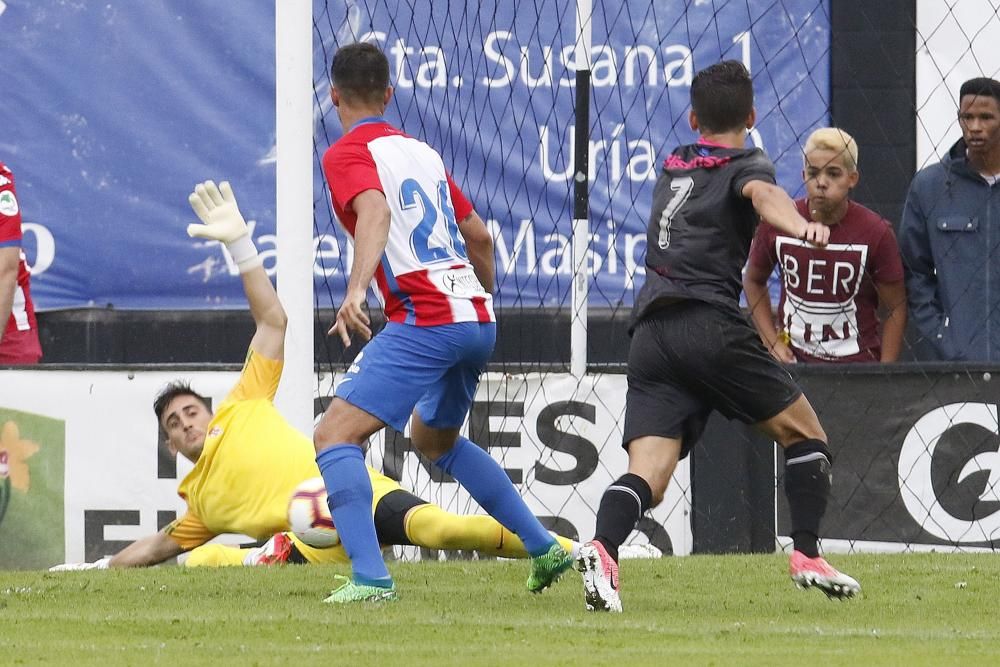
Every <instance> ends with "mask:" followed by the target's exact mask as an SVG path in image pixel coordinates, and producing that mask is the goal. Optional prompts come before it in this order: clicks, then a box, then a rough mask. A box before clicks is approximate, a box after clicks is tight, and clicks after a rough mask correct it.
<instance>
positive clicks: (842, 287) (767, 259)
mask: <svg viewBox="0 0 1000 667" xmlns="http://www.w3.org/2000/svg"><path fill="white" fill-rule="evenodd" d="M795 205H796V207H797V208H798V210H799V213H800V214H802V216H803V217H805V218H806V219H810V216H809V211H808V205H807V202H806V200H805V199H800V200H797V201H796V202H795ZM748 264H749V265H750V266H753V267H754V268H755V269H758V270H761V271H765V272H770V271H771V270H772V269H773V268H774V265H775V264H778V266H779V268H780V271H781V300H780V302H779V305H778V318H779V325H780V327H781V329H782V330H784V331H785V332H786V333H787V334H788V336H789V339H790V344H791V347H792V351H793V352H794V353H795V356H796V357H797V358H799V359H800V360H803V361H878V360H879V359H880V358H881V347H882V346H881V337H880V334H879V328H878V312H877V309H878V292H877V291H876V289H875V285H876V283H878V284H882V283H893V282H899V281H901V280H903V262H902V260H901V259H900V256H899V246H898V245H897V244H896V235H895V234H894V233H893V231H892V226H891V225H890V224H889V222H888V221H886V220H885V219H884V218H882V217H881V216H879V215H878V214H877V213H875V212H874V211H871V210H869V209H867V208H865V207H864V206H861V205H860V204H857V203H855V202H853V201H852V202H849V203H848V207H847V213H846V214H845V215H844V218H843V219H842V220H841V221H840V222H839V223H837V224H836V225H833V226H832V227H830V242H829V244H828V245H827V246H826V247H825V248H816V247H812V246H808V245H807V244H806V243H805V242H804V241H801V240H799V239H795V238H792V237H790V236H787V235H785V234H784V233H782V232H779V231H778V230H777V229H776V228H774V227H772V226H771V225H767V224H763V225H760V226H759V227H758V228H757V233H756V235H755V237H754V240H753V245H752V246H751V247H750V256H749V258H748Z"/></svg>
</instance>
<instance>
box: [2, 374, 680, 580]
mask: <svg viewBox="0 0 1000 667" xmlns="http://www.w3.org/2000/svg"><path fill="white" fill-rule="evenodd" d="M237 377H238V373H237V372H236V371H188V372H185V371H176V370H169V371H160V370H113V371H96V370H87V371H70V370H43V369H37V370H24V371H21V370H16V371H14V370H10V371H2V372H0V434H2V439H0V511H2V516H0V569H3V568H36V567H46V566H48V565H51V564H54V563H56V562H61V561H63V560H66V561H81V560H85V559H87V560H92V559H93V558H95V557H100V556H101V555H104V554H105V553H113V552H115V551H117V550H118V549H120V548H122V547H123V546H125V544H127V543H128V542H130V541H132V540H135V539H137V538H140V537H142V536H144V535H147V534H149V533H152V532H155V531H156V530H158V529H159V527H161V526H162V525H164V524H165V523H166V522H167V521H169V520H171V519H172V518H173V517H175V516H177V515H179V514H180V513H183V512H184V509H185V503H184V501H183V500H182V499H181V498H179V497H178V496H177V493H176V489H177V485H178V482H179V480H180V479H182V478H183V477H184V475H186V474H187V473H188V472H189V471H190V469H191V464H190V463H189V462H187V461H185V460H183V459H181V460H175V459H174V458H173V457H171V456H170V455H169V452H167V451H166V449H165V447H164V446H163V442H162V439H161V437H160V435H159V432H158V428H157V423H156V418H155V416H154V414H153V410H152V402H153V398H154V397H155V396H156V394H157V392H158V391H159V390H160V389H161V388H162V387H163V386H164V385H165V384H166V383H168V382H170V381H171V380H175V379H185V380H188V381H190V382H191V383H192V386H193V387H194V389H195V390H197V391H199V392H201V393H203V394H204V395H206V396H208V397H210V398H211V399H212V401H213V404H215V405H218V404H219V403H220V402H221V401H222V400H223V398H224V397H225V395H226V394H227V392H228V391H229V389H230V388H231V387H232V386H233V384H234V383H235V382H236V379H237ZM335 382H336V377H335V376H331V375H317V376H315V378H314V384H313V386H314V391H313V394H314V396H316V397H318V396H328V395H329V393H330V390H331V387H332V386H333V384H334V383H335ZM624 403H625V377H624V376H622V375H601V376H587V377H584V378H582V379H577V378H574V377H572V376H570V375H568V374H527V375H515V376H511V375H502V374H493V373H490V374H486V375H484V377H483V380H482V382H481V383H480V386H479V392H478V394H477V402H476V404H475V405H474V407H473V410H472V413H471V417H470V423H471V424H472V426H471V433H470V435H471V436H472V437H473V438H474V439H475V440H476V441H477V442H478V443H479V444H480V445H482V446H486V447H487V448H488V451H489V452H490V454H491V455H492V456H493V457H494V458H495V459H496V460H497V461H498V462H500V463H501V464H502V465H503V466H504V468H505V469H506V470H507V472H508V474H509V475H510V476H511V478H512V480H513V481H514V482H515V483H516V484H517V488H518V489H519V490H520V492H521V494H522V496H523V497H524V498H525V500H526V501H527V502H528V504H529V506H530V507H531V509H532V510H533V511H534V512H535V513H536V514H537V515H539V516H540V517H543V520H544V521H546V522H547V525H550V526H552V527H554V528H557V529H558V530H559V531H560V532H562V533H564V534H573V533H576V534H578V535H580V536H582V537H583V538H588V537H590V536H591V535H592V533H593V530H594V520H595V512H596V507H597V504H598V502H599V500H600V497H601V494H602V493H603V491H604V489H605V488H606V487H607V486H608V485H609V484H610V483H611V482H612V481H613V480H614V479H616V478H617V477H618V476H619V475H621V474H622V473H623V472H624V471H625V469H626V457H625V454H624V451H623V450H622V449H621V426H622V419H623V416H624V407H625V405H624ZM316 404H317V405H319V401H316ZM318 410H319V408H317V409H316V411H318ZM469 430H470V424H469V423H467V424H466V431H467V432H469ZM406 435H407V434H405V433H404V434H395V433H390V434H389V435H388V436H387V437H385V436H382V435H379V436H376V438H373V441H372V443H371V447H370V450H369V455H368V456H369V461H370V463H371V464H372V465H373V467H375V468H376V469H380V470H385V471H386V472H387V473H388V474H390V475H391V476H394V477H399V478H400V482H401V484H402V486H403V487H404V488H407V489H409V490H411V491H413V492H415V493H417V494H418V495H420V496H421V497H422V498H425V499H426V500H429V501H432V502H436V503H438V504H440V505H441V506H443V507H445V508H446V509H449V510H451V511H455V512H468V513H474V512H481V510H480V509H479V507H478V505H477V504H476V503H475V502H474V501H472V500H471V499H470V498H469V496H468V495H467V494H466V493H465V491H464V489H462V488H461V487H459V486H458V485H457V484H455V483H454V482H435V481H433V480H432V477H431V474H430V471H429V469H428V468H427V467H426V466H425V465H423V464H422V463H421V461H420V460H419V457H418V456H417V455H416V454H415V453H414V452H413V451H412V450H410V449H409V448H408V446H407V442H406V440H405V436H406ZM387 442H388V445H387ZM690 488H691V487H690V474H689V468H688V465H687V463H686V462H682V463H681V465H680V466H679V467H678V469H677V472H676V473H675V476H674V481H673V483H672V484H671V488H670V490H669V492H668V495H667V498H666V499H665V500H664V502H663V503H662V504H661V505H660V506H659V507H658V508H656V509H655V510H653V511H652V512H651V513H650V515H649V519H644V520H643V522H642V523H641V524H640V529H641V531H640V532H637V533H636V534H635V535H633V538H632V540H631V541H633V542H636V543H641V542H648V541H652V542H653V543H654V544H657V545H658V546H660V547H661V548H663V547H666V549H665V550H669V551H672V552H673V553H674V554H677V555H684V554H688V553H690V552H691V541H692V537H691V527H690V520H689V519H690V508H691V493H690ZM221 539H222V540H223V541H228V542H233V543H235V542H240V541H246V540H245V538H240V537H237V536H224V537H223V538H221Z"/></svg>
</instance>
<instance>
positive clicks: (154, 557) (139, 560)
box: [109, 531, 184, 567]
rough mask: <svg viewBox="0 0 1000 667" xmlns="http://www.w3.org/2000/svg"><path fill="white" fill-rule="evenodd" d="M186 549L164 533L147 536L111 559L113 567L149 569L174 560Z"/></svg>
mask: <svg viewBox="0 0 1000 667" xmlns="http://www.w3.org/2000/svg"><path fill="white" fill-rule="evenodd" d="M182 553H184V549H182V548H181V546H180V545H179V544H177V543H176V542H174V540H173V539H172V538H171V537H170V536H169V535H167V534H166V533H164V532H162V531H161V532H159V533H154V534H153V535H147V536H146V537H143V538H142V539H139V540H136V541H135V542H133V543H132V544H130V545H128V546H127V547H125V548H124V549H122V550H121V551H119V552H118V553H117V554H115V555H114V557H113V558H112V559H111V562H110V563H109V565H110V566H111V567H148V566H150V565H156V564H157V563H162V562H163V561H165V560H167V559H169V558H174V557H175V556H179V555H180V554H182Z"/></svg>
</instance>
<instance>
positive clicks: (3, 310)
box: [0, 246, 21, 340]
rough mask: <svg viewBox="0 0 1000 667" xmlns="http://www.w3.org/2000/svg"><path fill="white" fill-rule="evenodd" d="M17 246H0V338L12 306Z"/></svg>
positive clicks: (18, 254) (17, 255)
mask: <svg viewBox="0 0 1000 667" xmlns="http://www.w3.org/2000/svg"><path fill="white" fill-rule="evenodd" d="M20 257H21V249H20V248H19V247H16V246H14V247H10V248H0V340H3V332H4V330H5V329H6V328H7V321H8V320H10V311H11V308H13V307H14V290H15V289H16V288H17V265H18V262H19V261H20Z"/></svg>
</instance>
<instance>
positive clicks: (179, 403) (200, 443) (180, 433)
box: [161, 395, 212, 463]
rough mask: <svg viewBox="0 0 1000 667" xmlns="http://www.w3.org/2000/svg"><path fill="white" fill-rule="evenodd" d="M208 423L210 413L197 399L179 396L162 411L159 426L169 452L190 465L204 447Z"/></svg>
mask: <svg viewBox="0 0 1000 667" xmlns="http://www.w3.org/2000/svg"><path fill="white" fill-rule="evenodd" d="M210 421H212V413H211V411H209V410H208V408H206V407H205V405H204V404H203V403H202V402H201V401H200V400H198V398H197V397H195V396H190V395H181V396H178V397H176V398H174V399H173V400H172V401H170V402H169V403H168V404H167V407H165V408H164V409H163V423H162V424H161V426H162V427H163V432H164V433H166V435H167V446H168V447H169V448H170V451H171V452H173V453H174V454H180V455H181V456H183V457H184V458H186V459H187V460H189V461H191V462H192V463H194V462H196V461H197V460H198V457H200V456H201V450H202V448H203V447H204V446H205V433H206V432H207V430H208V423H209V422H210Z"/></svg>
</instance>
